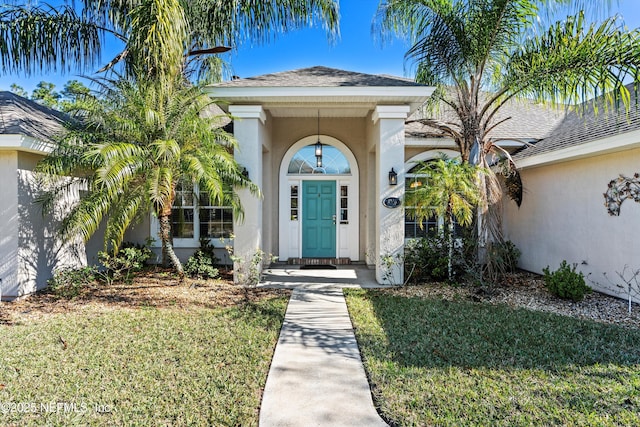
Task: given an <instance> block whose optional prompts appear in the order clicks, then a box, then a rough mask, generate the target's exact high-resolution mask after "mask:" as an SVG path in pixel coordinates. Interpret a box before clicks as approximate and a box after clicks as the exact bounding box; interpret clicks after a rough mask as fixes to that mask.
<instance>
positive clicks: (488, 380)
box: [346, 290, 640, 426]
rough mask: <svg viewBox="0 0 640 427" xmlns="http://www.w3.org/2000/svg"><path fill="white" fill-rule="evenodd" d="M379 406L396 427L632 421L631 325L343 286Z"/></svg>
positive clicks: (637, 377)
mask: <svg viewBox="0 0 640 427" xmlns="http://www.w3.org/2000/svg"><path fill="white" fill-rule="evenodd" d="M346 294H347V302H348V305H349V311H350V314H351V317H352V320H353V322H354V326H355V327H356V336H357V339H358V343H359V345H360V348H361V351H362V355H363V358H364V359H365V368H366V370H367V371H368V374H369V376H370V381H371V383H372V384H371V385H372V389H373V393H374V397H375V400H376V404H377V405H378V406H379V407H380V409H381V412H382V413H383V414H384V416H385V417H386V419H387V420H389V421H391V422H393V423H395V424H397V425H401V426H425V425H438V426H454V425H455V426H474V425H477V426H530V425H572V426H637V425H640V331H639V330H637V329H628V328H622V327H617V326H610V325H604V324H599V323H596V322H592V321H583V320H576V319H573V318H568V317H563V316H557V315H552V314H545V313H540V312H533V311H528V310H523V309H512V308H509V307H506V306H495V305H489V304H482V303H473V302H468V301H455V300H454V301H446V300H442V299H438V298H434V297H431V298H418V297H403V296H394V295H393V291H391V292H388V291H373V290H371V291H362V290H348V291H346Z"/></svg>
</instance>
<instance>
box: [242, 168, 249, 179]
mask: <svg viewBox="0 0 640 427" xmlns="http://www.w3.org/2000/svg"><path fill="white" fill-rule="evenodd" d="M241 173H242V176H244V177H245V178H246V179H249V171H248V170H247V168H245V167H244V166H243V167H242V172H241Z"/></svg>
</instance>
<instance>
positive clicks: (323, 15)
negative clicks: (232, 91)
mask: <svg viewBox="0 0 640 427" xmlns="http://www.w3.org/2000/svg"><path fill="white" fill-rule="evenodd" d="M77 4H78V7H77V8H74V7H73V6H72V5H74V3H65V4H63V5H62V6H60V7H58V8H53V7H51V6H48V5H33V4H26V5H25V4H24V3H23V2H17V1H15V0H14V1H13V2H12V1H11V0H10V1H9V2H7V3H6V4H4V5H2V6H0V58H1V59H0V61H1V63H2V67H3V68H2V69H3V70H6V71H9V72H10V71H14V72H15V71H20V72H26V73H31V72H36V71H41V70H52V71H56V70H61V71H69V70H81V71H87V70H93V69H94V68H93V67H95V66H96V65H97V63H98V61H99V60H100V55H101V50H102V46H103V43H104V36H105V35H113V36H115V37H116V38H118V39H119V40H121V41H122V42H123V45H124V48H123V50H122V51H121V52H120V53H119V54H118V55H117V56H116V57H115V58H113V59H112V60H111V61H109V63H107V64H106V65H105V66H104V67H103V70H104V69H109V68H111V67H113V66H114V65H115V64H117V63H120V62H124V63H125V67H124V68H125V72H127V73H133V74H135V73H141V70H140V69H139V68H140V67H145V70H144V71H145V73H147V74H149V75H154V74H163V73H166V72H169V73H172V72H175V71H176V70H177V69H178V68H180V67H183V66H184V65H185V62H184V58H190V59H193V61H189V62H188V65H191V66H192V68H195V69H197V70H199V71H201V72H202V73H204V74H206V73H207V72H209V71H211V70H212V68H213V69H215V68H216V67H219V61H217V60H216V59H215V58H212V57H211V56H209V55H203V54H204V53H212V52H217V51H218V50H216V49H215V48H216V47H217V46H220V45H228V46H237V45H238V44H240V43H242V42H244V41H246V40H252V41H258V42H264V41H268V40H269V39H272V38H275V37H276V35H277V34H278V33H282V32H286V31H290V30H293V29H298V28H301V27H304V26H306V25H318V26H322V27H323V28H324V29H325V30H326V31H327V33H328V34H329V36H330V37H334V36H337V35H338V19H339V7H338V2H337V0H278V1H255V0H224V1H211V0H118V1H113V0H111V1H104V0H81V1H80V2H77ZM202 73H201V75H202Z"/></svg>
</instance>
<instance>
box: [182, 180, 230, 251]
mask: <svg viewBox="0 0 640 427" xmlns="http://www.w3.org/2000/svg"><path fill="white" fill-rule="evenodd" d="M171 226H172V232H173V238H174V239H177V242H176V243H180V240H182V241H183V242H184V243H185V245H190V244H193V245H195V246H198V240H199V239H200V238H210V239H228V238H230V237H231V235H232V234H233V211H232V209H231V208H230V207H227V206H217V205H213V204H212V202H211V200H210V197H209V194H208V193H207V192H206V191H199V190H198V187H197V186H195V187H194V186H193V185H191V184H190V183H178V185H177V186H176V197H175V200H174V204H173V209H172V212H171ZM178 239H179V240H178Z"/></svg>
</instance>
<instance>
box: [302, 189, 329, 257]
mask: <svg viewBox="0 0 640 427" xmlns="http://www.w3.org/2000/svg"><path fill="white" fill-rule="evenodd" d="M302 257H303V258H335V257H336V182H335V181H315V180H314V181H302Z"/></svg>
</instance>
